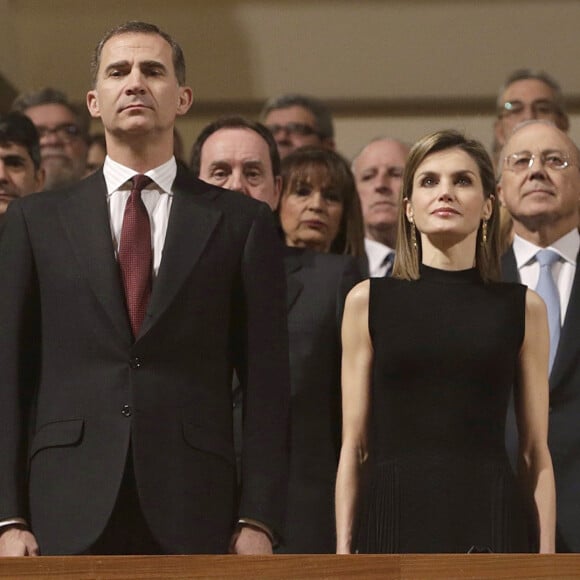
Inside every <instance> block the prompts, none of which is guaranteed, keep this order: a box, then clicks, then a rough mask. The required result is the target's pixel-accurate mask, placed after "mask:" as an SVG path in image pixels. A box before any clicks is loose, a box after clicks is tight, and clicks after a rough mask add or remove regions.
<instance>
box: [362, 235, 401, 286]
mask: <svg viewBox="0 0 580 580" xmlns="http://www.w3.org/2000/svg"><path fill="white" fill-rule="evenodd" d="M365 252H366V254H367V258H368V261H369V276H370V277H371V278H382V277H384V275H385V274H386V272H387V265H386V264H385V263H384V262H385V258H386V257H387V256H388V255H389V254H394V253H395V250H393V248H389V246H386V245H385V244H381V243H380V242H375V240H370V239H369V238H365Z"/></svg>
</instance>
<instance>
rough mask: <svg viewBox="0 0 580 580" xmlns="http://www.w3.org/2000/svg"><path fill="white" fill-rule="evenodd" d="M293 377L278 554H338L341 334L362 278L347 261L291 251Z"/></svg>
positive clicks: (288, 264) (351, 261)
mask: <svg viewBox="0 0 580 580" xmlns="http://www.w3.org/2000/svg"><path fill="white" fill-rule="evenodd" d="M285 263H286V276H287V283H288V302H287V304H288V333H289V348H290V376H291V391H292V398H291V404H290V408H291V421H290V477H289V485H288V514H287V521H286V533H285V543H284V544H282V545H281V546H280V549H279V550H278V552H286V553H314V554H316V553H318V554H321V553H334V552H335V551H336V532H335V520H334V486H335V481H336V470H337V465H338V456H339V453H340V433H341V389H340V366H341V341H340V328H341V323H342V312H343V309H344V300H345V297H346V294H347V293H348V291H349V290H350V289H351V288H352V287H353V286H354V285H355V284H356V283H357V282H359V281H360V280H361V279H362V276H361V274H360V272H359V269H358V264H357V261H356V260H355V259H354V258H352V257H349V256H339V255H335V254H321V253H318V252H313V251H310V250H297V249H294V248H288V249H287V255H286V259H285Z"/></svg>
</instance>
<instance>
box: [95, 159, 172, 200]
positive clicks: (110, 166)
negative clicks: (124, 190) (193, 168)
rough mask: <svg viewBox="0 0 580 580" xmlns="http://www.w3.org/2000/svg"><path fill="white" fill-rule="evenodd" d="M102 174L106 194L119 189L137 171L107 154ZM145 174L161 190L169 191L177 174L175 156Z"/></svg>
mask: <svg viewBox="0 0 580 580" xmlns="http://www.w3.org/2000/svg"><path fill="white" fill-rule="evenodd" d="M103 175H104V177H105V183H106V184H107V195H112V194H113V193H114V192H115V191H118V190H119V189H121V187H122V186H123V185H125V183H127V181H129V180H130V179H131V178H132V177H133V176H134V175H137V172H136V171H135V170H134V169H131V168H130V167H126V166H125V165H121V164H120V163H118V162H117V161H114V160H113V159H111V158H110V157H109V156H108V155H107V156H106V157H105V163H104V164H103ZM145 175H147V177H150V178H151V179H152V180H153V181H154V182H155V184H156V185H157V187H158V188H159V189H160V191H161V192H165V193H171V188H172V187H173V182H174V181H175V176H176V175H177V163H176V162H175V157H171V159H170V160H169V161H166V162H165V163H163V164H162V165H159V167H155V168H153V169H150V170H149V171H147V172H146V173H145Z"/></svg>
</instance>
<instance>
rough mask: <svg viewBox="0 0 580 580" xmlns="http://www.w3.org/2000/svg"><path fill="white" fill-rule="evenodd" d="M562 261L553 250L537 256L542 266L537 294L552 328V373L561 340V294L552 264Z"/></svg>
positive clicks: (542, 251) (542, 252) (541, 252)
mask: <svg viewBox="0 0 580 580" xmlns="http://www.w3.org/2000/svg"><path fill="white" fill-rule="evenodd" d="M559 259H560V256H559V254H557V253H556V252H554V251H553V250H540V251H539V252H538V253H537V254H536V260H537V261H538V264H540V277H539V278H538V285H537V286H536V292H537V293H538V294H539V295H540V296H541V297H542V299H543V300H544V302H545V303H546V308H547V309H548V325H549V327H550V367H549V368H550V371H551V370H552V365H553V364H554V358H555V356H556V350H557V348H558V341H559V340H560V294H559V292H558V287H557V286H556V282H554V276H552V264H554V263H555V262H557V261H558V260H559Z"/></svg>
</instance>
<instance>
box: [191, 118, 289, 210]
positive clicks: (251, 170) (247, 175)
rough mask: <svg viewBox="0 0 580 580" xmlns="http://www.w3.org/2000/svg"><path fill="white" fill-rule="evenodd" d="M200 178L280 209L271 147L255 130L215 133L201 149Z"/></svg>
mask: <svg viewBox="0 0 580 580" xmlns="http://www.w3.org/2000/svg"><path fill="white" fill-rule="evenodd" d="M199 178H200V179H203V181H205V182H207V183H211V184H213V185H219V186H220V187H224V188H225V189H231V190H234V191H239V192H241V193H243V194H244V195H247V196H249V197H253V198H254V199H258V200H260V201H264V202H266V203H267V204H268V205H269V206H270V207H271V208H272V209H276V207H277V206H278V201H279V199H280V187H281V180H280V177H276V176H274V173H273V169H272V161H271V159H270V150H269V149H268V144H267V143H266V141H265V140H264V139H263V138H262V137H261V136H260V135H259V134H258V133H256V132H255V131H252V130H251V129H246V128H241V127H240V128H224V129H219V130H218V131H216V132H215V133H212V134H211V135H210V136H209V137H208V138H207V140H206V141H205V143H204V144H203V147H202V149H201V159H200V167H199Z"/></svg>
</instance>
